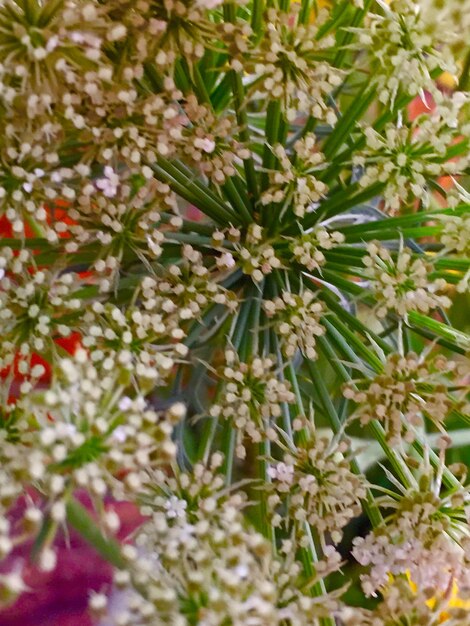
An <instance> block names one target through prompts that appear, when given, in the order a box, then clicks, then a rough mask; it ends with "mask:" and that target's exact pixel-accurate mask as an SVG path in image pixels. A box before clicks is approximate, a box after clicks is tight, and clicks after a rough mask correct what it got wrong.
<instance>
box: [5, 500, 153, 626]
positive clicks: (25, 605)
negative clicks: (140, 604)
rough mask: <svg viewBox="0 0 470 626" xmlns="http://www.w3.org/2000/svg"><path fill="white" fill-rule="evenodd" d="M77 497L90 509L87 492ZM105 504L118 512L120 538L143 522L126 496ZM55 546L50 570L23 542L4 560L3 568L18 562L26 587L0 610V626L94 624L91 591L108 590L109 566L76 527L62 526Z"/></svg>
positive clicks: (110, 575) (79, 625)
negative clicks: (33, 559)
mask: <svg viewBox="0 0 470 626" xmlns="http://www.w3.org/2000/svg"><path fill="white" fill-rule="evenodd" d="M80 500H81V502H82V503H83V504H84V505H86V506H87V508H88V509H91V507H90V503H89V501H87V499H86V498H84V497H83V498H82V497H81V498H80ZM20 506H21V505H20ZM107 508H110V509H114V510H115V511H116V513H117V514H118V515H119V518H120V520H121V528H120V530H119V533H118V535H117V537H118V538H119V539H120V540H121V541H125V540H126V539H127V537H128V536H129V535H130V534H131V533H132V531H133V530H135V528H137V527H138V526H139V525H140V524H141V523H142V517H141V515H140V514H139V512H138V509H137V508H136V506H135V505H133V504H131V503H129V502H109V504H108V505H107ZM13 517H15V513H13ZM54 546H55V548H56V551H57V567H56V568H55V570H54V571H52V572H47V573H44V572H40V571H38V570H37V568H36V567H34V565H33V564H32V563H31V562H30V560H29V551H30V549H31V544H25V545H23V546H21V548H19V549H17V550H15V552H14V553H13V555H10V556H9V558H8V559H6V560H5V561H3V563H2V564H1V569H2V571H8V570H11V569H12V568H14V567H15V564H20V563H21V564H22V568H21V569H23V568H24V569H23V571H24V572H25V582H26V584H27V585H28V587H29V591H28V592H26V593H24V594H22V596H20V598H19V599H18V600H17V601H16V602H15V604H13V605H11V606H10V607H8V608H7V609H4V610H3V611H1V612H0V626H93V624H94V623H93V620H92V619H91V618H90V616H89V614H88V609H87V606H88V597H89V593H90V591H92V590H93V591H100V592H104V593H108V592H109V591H110V587H111V580H112V570H111V567H110V566H109V564H108V563H106V562H105V561H103V559H101V558H100V557H99V555H97V554H96V552H95V551H94V550H93V548H92V547H90V546H89V545H88V544H87V543H86V542H85V541H83V539H81V537H80V536H78V535H77V533H76V532H74V531H70V532H69V533H68V535H66V534H65V533H64V532H63V531H62V532H60V533H59V534H58V536H57V538H56V541H55V542H54Z"/></svg>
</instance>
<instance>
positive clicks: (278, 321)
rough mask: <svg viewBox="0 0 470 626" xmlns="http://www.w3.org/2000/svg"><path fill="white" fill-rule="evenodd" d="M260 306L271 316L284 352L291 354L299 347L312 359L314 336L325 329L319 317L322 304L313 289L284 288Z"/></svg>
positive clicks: (322, 309)
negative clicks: (291, 290) (287, 289)
mask: <svg viewBox="0 0 470 626" xmlns="http://www.w3.org/2000/svg"><path fill="white" fill-rule="evenodd" d="M263 308H264V310H265V311H266V315H267V316H268V318H270V319H271V320H272V323H273V326H274V330H275V331H276V333H277V334H278V335H279V336H280V338H281V346H282V351H283V353H284V354H285V355H286V356H287V357H288V358H292V357H293V356H294V354H295V353H296V351H297V350H301V352H302V354H304V355H305V356H306V357H307V358H308V359H315V358H316V357H317V352H316V350H315V345H316V337H318V336H320V335H323V334H324V333H325V327H324V326H322V324H321V318H322V315H323V313H324V311H325V308H324V305H323V304H322V303H321V302H320V301H319V300H318V299H317V298H316V294H315V292H313V291H311V290H310V289H303V290H302V291H301V293H299V294H296V293H292V292H290V291H283V292H282V294H281V296H279V297H277V298H275V299H274V300H263Z"/></svg>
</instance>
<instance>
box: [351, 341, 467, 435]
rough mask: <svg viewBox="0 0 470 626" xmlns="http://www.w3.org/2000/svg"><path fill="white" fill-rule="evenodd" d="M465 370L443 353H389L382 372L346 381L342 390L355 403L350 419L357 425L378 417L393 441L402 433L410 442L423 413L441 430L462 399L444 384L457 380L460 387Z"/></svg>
mask: <svg viewBox="0 0 470 626" xmlns="http://www.w3.org/2000/svg"><path fill="white" fill-rule="evenodd" d="M466 370H467V371H468V365H466V364H464V363H457V362H455V361H448V360H447V359H446V358H445V357H444V356H437V357H434V358H430V357H428V358H426V359H424V358H420V357H418V355H417V354H414V353H409V354H407V355H405V356H400V355H399V354H391V355H390V356H388V357H387V360H386V362H385V364H384V369H383V373H381V374H377V375H376V376H375V377H374V378H373V379H362V380H360V381H354V383H353V382H352V383H349V384H347V385H346V387H345V388H344V391H343V393H344V396H345V397H346V398H348V399H351V400H353V401H354V402H356V403H357V404H358V405H359V406H358V408H357V410H356V411H355V413H354V414H353V417H354V418H358V419H359V420H360V422H361V424H368V423H369V422H371V421H372V420H375V419H376V420H379V421H380V422H381V423H382V424H383V426H384V429H385V432H386V435H387V438H388V439H389V442H390V443H391V444H396V443H398V442H400V441H401V437H402V435H404V438H405V439H406V440H407V441H410V440H411V441H412V440H413V439H414V437H415V434H416V433H415V430H414V427H420V426H422V424H423V417H424V416H426V417H427V418H428V419H429V420H431V421H432V422H433V423H434V425H435V426H436V427H437V428H439V429H441V430H442V429H443V423H444V421H445V419H446V418H447V416H448V415H449V413H450V412H451V411H452V409H457V408H459V405H460V403H461V402H462V401H463V398H459V397H458V396H455V395H452V394H451V393H450V391H449V389H448V387H449V386H450V385H452V386H457V385H458V384H459V381H461V384H462V388H463V389H464V388H465V384H464V381H465V373H466ZM460 408H463V409H464V410H468V408H469V407H467V409H465V408H464V407H463V406H462V407H460Z"/></svg>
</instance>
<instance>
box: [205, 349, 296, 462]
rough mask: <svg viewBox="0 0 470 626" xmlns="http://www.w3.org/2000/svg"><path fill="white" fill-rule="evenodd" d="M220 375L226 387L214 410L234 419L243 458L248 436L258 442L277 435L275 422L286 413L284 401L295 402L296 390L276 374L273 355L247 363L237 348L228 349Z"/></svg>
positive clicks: (239, 449) (216, 401)
mask: <svg viewBox="0 0 470 626" xmlns="http://www.w3.org/2000/svg"><path fill="white" fill-rule="evenodd" d="M218 376H219V378H220V380H221V383H222V387H221V390H220V392H219V393H218V395H217V398H216V400H215V402H214V403H213V404H212V406H211V408H210V414H211V415H212V416H213V417H219V416H220V417H222V418H223V419H226V420H230V422H231V424H232V425H233V426H234V428H235V429H236V432H237V454H238V456H240V457H242V458H243V457H244V456H245V448H244V443H243V442H244V439H245V437H246V436H248V437H249V438H250V439H251V441H255V442H259V441H262V440H264V439H265V438H266V437H268V438H271V439H276V431H275V430H274V428H273V425H274V423H275V420H276V419H277V418H278V417H280V416H281V414H282V404H283V403H292V402H293V401H294V394H293V393H292V391H291V390H290V385H289V383H288V382H285V381H283V380H281V379H280V378H279V377H278V376H277V375H276V372H275V361H274V360H273V359H271V358H269V357H266V358H260V357H256V358H254V359H252V360H251V361H250V362H248V363H243V362H241V361H240V360H239V358H238V355H237V354H236V352H235V351H233V350H226V351H225V355H224V366H223V367H222V368H220V370H219V371H218Z"/></svg>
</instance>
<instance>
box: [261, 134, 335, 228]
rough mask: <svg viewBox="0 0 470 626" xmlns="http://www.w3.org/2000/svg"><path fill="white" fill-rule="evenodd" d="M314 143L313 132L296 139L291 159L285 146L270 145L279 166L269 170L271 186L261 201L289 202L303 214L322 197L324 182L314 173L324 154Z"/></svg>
mask: <svg viewBox="0 0 470 626" xmlns="http://www.w3.org/2000/svg"><path fill="white" fill-rule="evenodd" d="M316 143H317V141H316V138H315V135H314V134H313V133H309V134H308V135H306V136H305V137H304V138H303V139H299V140H298V141H296V142H295V144H294V150H293V155H292V157H291V158H290V157H289V155H288V153H287V150H286V149H285V148H284V146H282V145H280V144H276V145H275V146H273V149H272V151H273V154H274V155H275V157H276V158H277V160H278V161H279V166H280V167H279V169H277V170H275V171H272V172H269V181H270V187H269V188H268V189H267V190H266V191H265V192H263V194H262V196H261V202H262V203H263V204H270V203H272V202H275V203H283V204H284V206H286V205H287V204H290V205H292V210H293V211H294V214H295V215H297V217H303V216H304V215H305V213H306V211H308V209H309V208H310V207H312V205H314V204H315V203H317V202H318V201H319V200H320V199H321V198H323V197H324V196H325V194H326V192H327V191H328V187H327V185H326V184H325V183H324V182H322V181H321V180H318V179H317V178H316V177H315V172H318V171H319V170H320V169H321V167H322V165H323V164H324V156H323V154H322V153H321V152H319V151H318V149H317V148H316ZM281 214H282V213H281Z"/></svg>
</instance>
